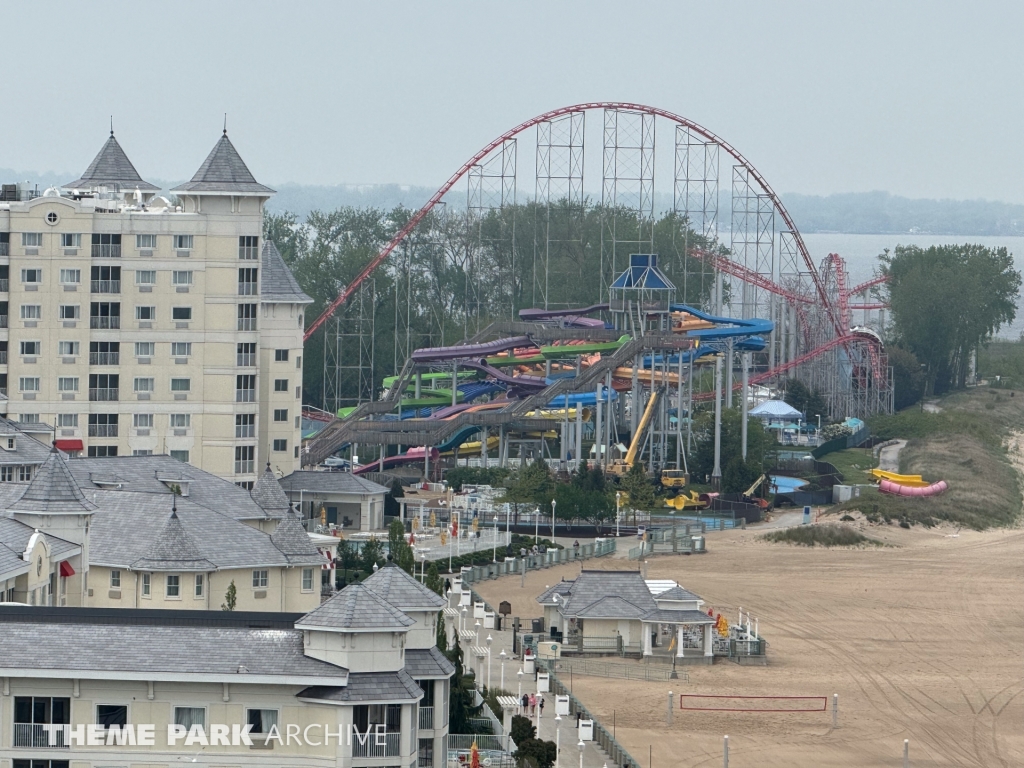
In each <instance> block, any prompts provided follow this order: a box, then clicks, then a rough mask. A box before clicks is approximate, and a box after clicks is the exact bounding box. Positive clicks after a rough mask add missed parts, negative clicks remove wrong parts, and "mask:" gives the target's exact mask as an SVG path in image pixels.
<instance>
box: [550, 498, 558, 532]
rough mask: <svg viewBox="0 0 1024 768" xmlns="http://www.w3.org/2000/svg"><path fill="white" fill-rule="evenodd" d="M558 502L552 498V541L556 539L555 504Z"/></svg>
mask: <svg viewBox="0 0 1024 768" xmlns="http://www.w3.org/2000/svg"><path fill="white" fill-rule="evenodd" d="M556 504H558V502H557V501H555V500H554V499H552V500H551V541H554V540H555V505H556Z"/></svg>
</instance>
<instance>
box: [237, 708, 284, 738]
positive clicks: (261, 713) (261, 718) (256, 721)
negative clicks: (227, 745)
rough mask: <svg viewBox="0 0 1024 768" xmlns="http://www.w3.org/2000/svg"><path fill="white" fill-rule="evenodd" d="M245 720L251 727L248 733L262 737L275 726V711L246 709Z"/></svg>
mask: <svg viewBox="0 0 1024 768" xmlns="http://www.w3.org/2000/svg"><path fill="white" fill-rule="evenodd" d="M245 718H246V721H247V722H248V724H249V725H251V726H252V728H250V729H249V733H255V734H261V735H262V734H266V733H270V729H271V728H274V727H275V726H277V710H276V709H247V710H245Z"/></svg>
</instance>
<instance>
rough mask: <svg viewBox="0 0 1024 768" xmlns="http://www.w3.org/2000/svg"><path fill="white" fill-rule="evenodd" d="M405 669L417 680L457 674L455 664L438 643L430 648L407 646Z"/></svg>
mask: <svg viewBox="0 0 1024 768" xmlns="http://www.w3.org/2000/svg"><path fill="white" fill-rule="evenodd" d="M405 671H406V672H408V673H409V674H410V675H412V676H413V677H414V678H416V679H417V680H423V679H426V678H437V677H451V676H452V675H453V674H455V665H454V664H452V663H451V662H450V661H448V657H447V656H445V655H444V654H443V653H441V651H439V650H438V649H437V646H436V645H435V646H431V647H430V648H407V649H406V651H405Z"/></svg>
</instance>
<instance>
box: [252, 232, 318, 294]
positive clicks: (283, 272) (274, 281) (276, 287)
mask: <svg viewBox="0 0 1024 768" xmlns="http://www.w3.org/2000/svg"><path fill="white" fill-rule="evenodd" d="M262 267H263V270H262V272H261V274H260V301H262V302H263V303H265V304H273V303H278V302H280V303H288V304H312V303H313V300H312V299H311V298H309V296H307V295H306V293H305V292H304V291H303V290H302V288H301V286H299V281H298V280H296V279H295V275H293V274H292V271H291V270H290V269H288V265H287V264H285V263H284V258H283V257H282V256H281V252H280V251H279V250H277V246H276V245H274V244H273V243H272V242H271V241H269V240H267V241H266V242H265V243H264V244H263V254H262Z"/></svg>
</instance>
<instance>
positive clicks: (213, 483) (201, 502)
mask: <svg viewBox="0 0 1024 768" xmlns="http://www.w3.org/2000/svg"><path fill="white" fill-rule="evenodd" d="M68 468H69V469H70V470H71V473H72V474H73V475H74V477H75V480H77V481H78V484H79V486H80V487H81V488H82V489H83V490H84V491H86V494H87V496H89V497H90V498H91V495H92V492H93V490H98V489H100V488H101V487H102V486H100V485H98V484H97V483H95V482H93V481H94V479H104V480H111V479H117V480H119V481H121V482H122V483H123V485H122V488H121V492H128V493H132V492H134V493H143V494H151V495H157V496H160V497H161V503H163V501H165V500H166V498H167V491H168V486H167V484H166V483H164V482H162V480H167V479H171V480H176V481H179V482H180V483H181V484H182V485H183V486H184V484H186V483H187V484H188V489H187V494H188V496H187V499H188V501H189V503H191V504H195V505H198V506H201V507H205V508H207V509H209V510H211V511H213V512H217V513H218V514H223V515H228V516H229V517H232V518H234V519H235V520H262V519H263V518H265V517H273V518H281V517H284V510H281V511H274V510H271V511H269V512H268V511H266V510H264V509H262V508H261V507H260V506H259V505H258V504H256V502H255V501H253V499H252V496H250V495H249V491H247V490H245V489H244V488H240V487H238V486H237V485H235V484H234V483H232V482H231V481H230V480H225V479H224V478H222V477H217V476H216V475H211V474H210V473H209V472H204V471H203V470H201V469H199V468H198V467H194V466H192V465H191V464H183V463H182V462H180V461H178V460H177V459H172V458H171V457H170V456H168V455H166V454H157V455H150V456H110V457H105V458H88V457H78V458H74V459H71V460H70V461H68ZM108 490H109V489H108Z"/></svg>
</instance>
